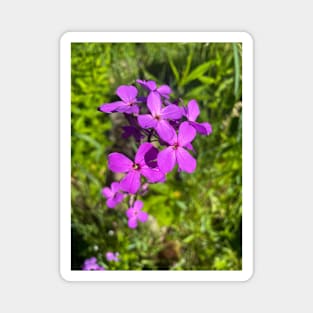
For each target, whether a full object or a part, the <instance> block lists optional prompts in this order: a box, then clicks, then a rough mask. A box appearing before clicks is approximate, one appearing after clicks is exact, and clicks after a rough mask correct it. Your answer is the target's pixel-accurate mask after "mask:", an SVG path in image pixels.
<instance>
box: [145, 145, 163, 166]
mask: <svg viewBox="0 0 313 313" xmlns="http://www.w3.org/2000/svg"><path fill="white" fill-rule="evenodd" d="M158 153H159V150H158V149H157V148H155V147H153V146H152V147H151V149H149V151H148V152H147V153H146V154H145V160H144V161H145V163H146V165H148V167H152V168H155V167H157V166H158V164H157V156H158Z"/></svg>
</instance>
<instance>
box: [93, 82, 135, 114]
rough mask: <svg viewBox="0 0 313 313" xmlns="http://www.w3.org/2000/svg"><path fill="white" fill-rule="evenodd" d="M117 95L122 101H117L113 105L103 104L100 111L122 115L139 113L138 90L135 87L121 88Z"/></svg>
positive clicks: (117, 90) (118, 89)
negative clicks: (120, 113)
mask: <svg viewBox="0 0 313 313" xmlns="http://www.w3.org/2000/svg"><path fill="white" fill-rule="evenodd" d="M116 94H117V95H118V96H119V97H120V99H121V100H122V101H116V102H112V103H104V104H102V105H101V106H100V107H99V108H98V110H99V111H101V112H104V113H111V112H122V113H128V114H130V113H136V114H138V113H139V107H138V105H137V103H138V102H139V101H138V100H137V98H136V97H137V94H138V90H137V88H136V87H134V86H125V85H123V86H119V87H118V88H117V89H116Z"/></svg>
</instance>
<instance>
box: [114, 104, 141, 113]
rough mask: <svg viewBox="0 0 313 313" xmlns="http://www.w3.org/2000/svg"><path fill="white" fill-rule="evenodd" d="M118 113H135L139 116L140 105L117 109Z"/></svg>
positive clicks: (123, 106) (122, 106)
mask: <svg viewBox="0 0 313 313" xmlns="http://www.w3.org/2000/svg"><path fill="white" fill-rule="evenodd" d="M116 112H121V113H127V114H131V113H135V114H138V113H139V107H138V105H127V104H124V105H121V106H119V107H118V108H117V109H116Z"/></svg>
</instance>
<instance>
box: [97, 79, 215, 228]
mask: <svg viewBox="0 0 313 313" xmlns="http://www.w3.org/2000/svg"><path fill="white" fill-rule="evenodd" d="M136 82H137V84H138V85H139V86H140V87H141V89H142V90H143V92H144V93H143V94H142V95H140V96H139V95H138V89H137V88H136V87H135V86H132V85H130V86H126V85H123V86H119V87H118V88H117V90H116V95H117V96H118V97H119V99H120V100H119V101H115V102H112V103H104V104H102V105H101V106H100V107H99V108H98V110H99V111H100V112H104V113H114V112H119V113H123V114H124V116H125V118H126V120H127V121H128V125H125V126H123V134H122V137H123V138H130V137H133V138H134V139H135V141H136V143H137V145H138V150H137V151H136V153H135V156H134V157H133V158H131V157H129V156H126V155H124V154H122V153H118V152H113V153H111V154H109V156H108V167H109V169H110V170H111V171H112V172H114V173H123V174H124V176H123V178H122V179H121V181H120V182H113V183H112V184H111V186H110V187H105V188H104V189H103V190H102V194H103V196H104V197H105V198H106V199H107V201H106V203H107V206H108V207H109V208H114V207H115V206H116V205H117V204H119V203H121V202H122V201H123V200H124V198H125V197H127V196H130V197H129V199H130V200H129V208H128V210H127V211H126V216H127V218H128V227H129V228H136V227H137V226H138V221H139V222H142V223H144V222H146V221H147V220H148V214H147V213H146V212H144V211H143V210H142V208H143V202H142V201H140V200H136V199H137V197H138V196H139V195H143V194H145V193H146V192H147V190H148V186H149V184H152V183H163V182H165V181H166V175H167V174H168V173H169V172H171V171H172V170H173V169H174V167H175V165H176V164H177V165H178V170H179V171H184V172H187V173H192V172H194V171H195V169H196V166H197V162H196V159H195V158H194V157H193V156H192V154H191V152H193V153H194V152H195V151H194V149H193V146H192V141H193V140H194V138H195V136H196V134H197V133H198V134H200V135H209V134H210V133H211V132H212V127H211V125H210V124H209V123H207V122H204V123H199V122H197V121H196V120H197V118H198V116H199V114H200V110H199V106H198V104H197V102H196V100H191V101H189V102H188V104H187V105H186V106H180V105H179V103H180V100H175V101H173V102H171V101H170V95H171V93H172V91H171V88H170V87H169V86H167V85H162V86H159V87H158V86H157V84H156V83H155V82H154V81H144V80H137V81H136Z"/></svg>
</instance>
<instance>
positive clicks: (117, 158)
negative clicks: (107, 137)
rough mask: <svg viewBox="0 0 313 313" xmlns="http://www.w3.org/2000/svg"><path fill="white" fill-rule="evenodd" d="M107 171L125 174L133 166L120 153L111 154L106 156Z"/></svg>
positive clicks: (131, 162)
mask: <svg viewBox="0 0 313 313" xmlns="http://www.w3.org/2000/svg"><path fill="white" fill-rule="evenodd" d="M108 163H109V169H110V170H111V171H112V172H115V173H126V172H128V171H129V170H130V169H131V168H132V165H133V161H131V160H130V159H129V158H128V157H126V156H125V155H124V154H122V153H118V152H113V153H110V154H109V156H108Z"/></svg>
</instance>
